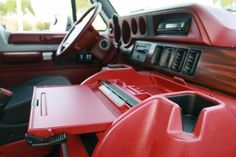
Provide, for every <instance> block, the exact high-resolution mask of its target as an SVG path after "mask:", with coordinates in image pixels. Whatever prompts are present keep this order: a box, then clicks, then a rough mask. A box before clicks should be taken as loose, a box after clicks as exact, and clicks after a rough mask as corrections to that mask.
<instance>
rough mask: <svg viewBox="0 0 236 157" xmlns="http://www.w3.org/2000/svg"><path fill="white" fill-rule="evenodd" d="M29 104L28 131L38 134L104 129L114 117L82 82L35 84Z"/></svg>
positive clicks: (52, 134)
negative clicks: (69, 84)
mask: <svg viewBox="0 0 236 157" xmlns="http://www.w3.org/2000/svg"><path fill="white" fill-rule="evenodd" d="M31 105H32V107H31V113H30V121H29V128H28V133H29V134H32V135H35V136H38V137H44V138H47V137H50V136H54V135H56V134H60V133H68V134H81V133H88V132H97V131H104V130H106V129H107V127H108V126H109V125H110V124H111V123H112V122H113V120H115V116H114V115H113V114H112V112H111V111H109V109H107V108H106V106H105V105H104V104H103V102H102V101H101V100H99V99H98V98H97V96H96V95H95V94H94V93H93V91H92V90H91V89H90V88H88V87H87V86H84V85H74V86H57V87H55V86H54V87H53V86H48V87H35V88H34V94H33V98H32V104H31Z"/></svg>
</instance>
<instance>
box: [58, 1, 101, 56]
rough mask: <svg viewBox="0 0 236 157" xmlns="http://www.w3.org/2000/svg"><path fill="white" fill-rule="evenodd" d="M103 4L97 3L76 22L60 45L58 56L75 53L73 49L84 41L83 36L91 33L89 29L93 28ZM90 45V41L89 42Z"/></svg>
mask: <svg viewBox="0 0 236 157" xmlns="http://www.w3.org/2000/svg"><path fill="white" fill-rule="evenodd" d="M101 8H102V6H101V3H99V2H98V3H95V4H93V5H92V7H91V8H89V9H88V10H87V11H86V12H85V13H84V15H83V16H82V17H81V18H80V19H79V20H78V21H76V22H75V24H74V25H73V27H72V28H71V29H70V31H69V32H68V34H67V35H66V36H65V37H64V39H63V40H62V42H61V43H60V45H59V47H58V49H57V53H56V56H57V57H61V56H64V55H66V54H70V53H72V52H73V51H71V50H72V49H73V47H74V46H75V45H78V42H80V41H81V40H82V39H83V36H84V35H85V34H86V33H87V32H88V31H89V29H90V28H91V27H92V23H93V21H94V20H95V18H96V17H97V15H98V14H99V13H100V11H101ZM87 42H88V43H89V41H87Z"/></svg>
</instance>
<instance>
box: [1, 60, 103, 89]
mask: <svg viewBox="0 0 236 157" xmlns="http://www.w3.org/2000/svg"><path fill="white" fill-rule="evenodd" d="M100 69H101V65H99V64H87V65H86V64H77V65H59V64H56V63H53V62H51V61H49V62H42V63H33V64H32V63H31V64H1V65H0V87H4V88H8V87H12V86H14V85H17V84H19V83H21V82H23V81H25V80H29V79H31V78H33V77H37V76H46V75H62V76H65V77H67V78H68V79H69V80H70V81H71V83H72V84H79V83H81V82H82V81H83V80H85V79H86V78H88V77H89V76H91V75H92V74H94V73H96V72H98V71H99V70H100Z"/></svg>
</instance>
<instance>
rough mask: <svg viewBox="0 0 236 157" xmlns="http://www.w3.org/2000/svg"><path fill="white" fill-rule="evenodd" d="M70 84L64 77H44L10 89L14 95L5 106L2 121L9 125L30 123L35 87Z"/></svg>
mask: <svg viewBox="0 0 236 157" xmlns="http://www.w3.org/2000/svg"><path fill="white" fill-rule="evenodd" d="M70 84H71V83H70V81H69V80H68V79H67V78H65V77H63V76H43V77H37V78H34V79H31V80H28V81H25V82H23V83H22V84H20V85H17V86H15V87H13V88H10V89H9V90H10V91H12V92H13V94H14V95H13V96H12V98H11V99H10V101H9V102H8V104H7V105H6V106H5V108H4V111H3V114H2V117H1V119H0V121H1V122H3V123H7V124H19V123H25V122H28V119H29V112H30V103H31V99H32V94H33V88H34V86H44V85H70Z"/></svg>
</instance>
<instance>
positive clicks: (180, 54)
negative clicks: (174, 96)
mask: <svg viewBox="0 0 236 157" xmlns="http://www.w3.org/2000/svg"><path fill="white" fill-rule="evenodd" d="M187 52H188V49H182V48H179V49H177V50H176V54H175V58H174V61H173V63H172V65H171V69H172V70H174V71H176V72H180V71H181V68H182V66H183V63H184V59H185V57H186V54H187Z"/></svg>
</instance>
